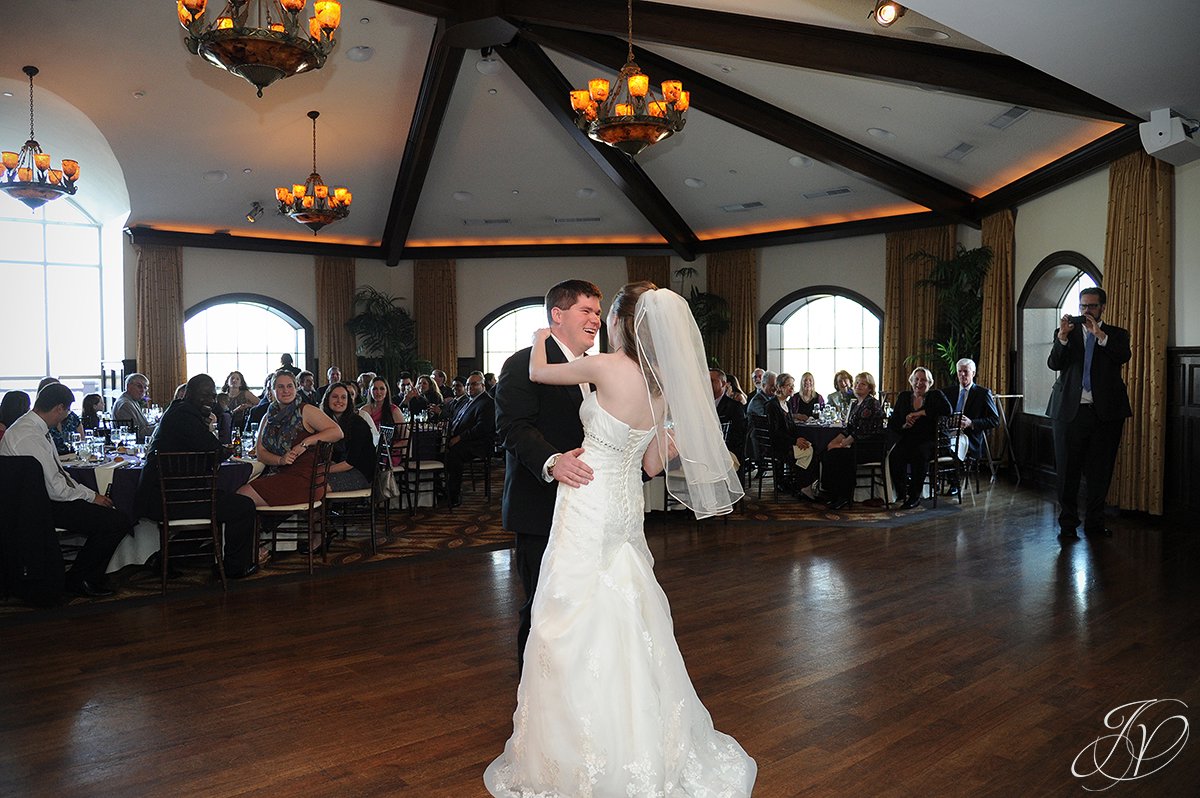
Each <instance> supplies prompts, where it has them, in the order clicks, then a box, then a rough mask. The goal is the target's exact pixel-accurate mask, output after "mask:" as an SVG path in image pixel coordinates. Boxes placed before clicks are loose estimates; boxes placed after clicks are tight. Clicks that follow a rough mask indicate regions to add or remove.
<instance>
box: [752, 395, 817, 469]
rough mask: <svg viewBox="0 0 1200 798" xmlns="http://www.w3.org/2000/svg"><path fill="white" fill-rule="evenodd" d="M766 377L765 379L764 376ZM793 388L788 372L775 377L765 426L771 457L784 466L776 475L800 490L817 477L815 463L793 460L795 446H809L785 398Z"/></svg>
mask: <svg viewBox="0 0 1200 798" xmlns="http://www.w3.org/2000/svg"><path fill="white" fill-rule="evenodd" d="M764 381H765V380H764ZM795 388H796V378H795V377H793V376H792V375H791V374H780V375H779V376H778V377H776V379H775V399H774V401H770V402H767V406H766V407H767V428H768V429H769V430H770V431H771V457H772V458H774V459H775V460H776V462H779V463H783V464H784V466H785V469H784V474H786V476H784V474H778V475H776V479H780V480H782V484H783V486H784V487H786V488H788V489H789V490H799V489H800V488H803V487H806V486H808V485H811V484H812V482H813V480H815V479H816V478H817V469H816V464H815V463H811V462H810V463H809V465H807V466H805V467H804V468H800V467H799V465H798V464H797V463H796V449H801V450H803V449H811V448H812V444H811V443H809V442H808V439H807V438H804V437H803V436H801V435H800V430H799V429H798V428H797V427H796V422H795V421H794V420H792V415H791V413H789V412H788V400H789V399H791V398H792V391H794V390H795Z"/></svg>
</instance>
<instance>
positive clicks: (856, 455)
mask: <svg viewBox="0 0 1200 798" xmlns="http://www.w3.org/2000/svg"><path fill="white" fill-rule="evenodd" d="M882 431H883V411H882V408H881V407H880V404H879V400H878V399H877V398H875V378H874V377H873V376H871V374H870V373H869V372H866V371H864V372H862V373H861V374H859V375H858V376H856V377H854V401H853V402H851V403H850V411H849V414H848V415H847V417H846V426H845V427H843V428H842V431H841V432H840V433H838V435H837V437H835V438H834V439H833V440H832V441H830V442H829V445H828V446H826V447H825V451H824V452H822V453H821V488H822V490H823V491H825V492H826V493H827V494H828V495H829V509H831V510H840V509H842V508H843V507H846V506H848V505H849V504H850V502H851V501H852V500H853V498H854V472H855V470H856V468H857V466H858V464H859V463H860V462H871V461H870V460H866V459H863V458H866V457H869V456H871V454H873V452H872V449H871V447H869V446H864V444H867V443H878V442H880V438H881V437H882ZM869 453H870V454H869ZM879 456H880V458H881V459H882V454H880V455H879ZM805 495H806V496H808V498H816V495H815V494H814V493H812V492H811V491H809V492H807V493H806V494H805Z"/></svg>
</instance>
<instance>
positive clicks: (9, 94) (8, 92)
mask: <svg viewBox="0 0 1200 798" xmlns="http://www.w3.org/2000/svg"><path fill="white" fill-rule="evenodd" d="M4 96H5V97H11V96H13V93H12V92H11V91H6V92H4Z"/></svg>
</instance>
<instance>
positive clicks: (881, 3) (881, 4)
mask: <svg viewBox="0 0 1200 798" xmlns="http://www.w3.org/2000/svg"><path fill="white" fill-rule="evenodd" d="M907 11H908V9H907V8H905V7H904V6H902V5H900V4H899V3H896V2H893V0H878V2H877V3H875V10H874V11H872V12H871V13H870V14H868V16H871V17H874V18H875V22H877V23H878V24H879V26H880V27H881V28H890V27H891V26H892V25H894V24H896V20H898V19H900V17H902V16H904V14H905V13H906V12H907Z"/></svg>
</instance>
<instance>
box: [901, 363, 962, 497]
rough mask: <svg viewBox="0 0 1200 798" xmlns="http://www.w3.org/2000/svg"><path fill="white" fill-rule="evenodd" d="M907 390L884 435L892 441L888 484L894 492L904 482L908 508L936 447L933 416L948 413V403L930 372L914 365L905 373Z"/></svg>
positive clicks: (919, 494) (902, 395)
mask: <svg viewBox="0 0 1200 798" xmlns="http://www.w3.org/2000/svg"><path fill="white" fill-rule="evenodd" d="M908 384H909V385H911V386H912V390H911V391H901V392H900V395H899V396H897V397H896V407H895V409H894V410H893V411H892V417H891V418H889V419H888V438H889V439H891V440H892V441H894V445H893V446H892V447H891V452H890V453H889V454H888V467H889V468H890V469H891V472H892V486H893V487H894V488H895V489H896V491H897V492H899V491H900V489H901V486H904V496H905V499H904V504H903V505H901V509H904V510H911V509H912V508H914V507H916V506H917V505H918V504H920V503H921V487H922V486H923V485H924V484H925V474H926V473H927V472H928V470H929V461H930V459H932V458H933V453H934V452H935V451H936V450H937V420H938V419H939V418H941V417H942V416H948V415H950V403H949V402H947V401H946V397H945V396H944V395H943V394H942V392H941V391H935V390H932V389H933V372H932V371H930V370H929V369H927V368H925V367H924V366H917V367H916V368H915V369H913V372H912V374H910V375H908Z"/></svg>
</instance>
